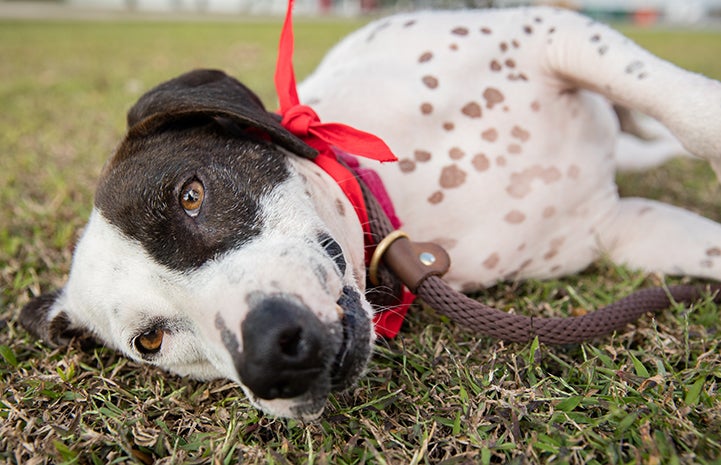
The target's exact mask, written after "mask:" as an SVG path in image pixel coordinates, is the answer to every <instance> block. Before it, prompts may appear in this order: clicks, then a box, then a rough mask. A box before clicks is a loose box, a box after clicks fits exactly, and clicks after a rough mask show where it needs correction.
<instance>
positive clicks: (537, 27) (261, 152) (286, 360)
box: [21, 8, 721, 419]
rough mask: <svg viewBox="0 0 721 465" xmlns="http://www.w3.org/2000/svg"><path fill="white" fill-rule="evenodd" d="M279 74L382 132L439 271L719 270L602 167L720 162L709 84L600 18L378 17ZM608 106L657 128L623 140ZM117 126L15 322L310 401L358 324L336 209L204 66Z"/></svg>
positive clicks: (409, 226) (361, 324) (345, 216)
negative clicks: (56, 267) (309, 70)
mask: <svg viewBox="0 0 721 465" xmlns="http://www.w3.org/2000/svg"><path fill="white" fill-rule="evenodd" d="M300 93H301V96H302V97H303V99H304V100H305V102H307V103H308V104H310V105H312V106H313V107H314V108H315V109H316V110H317V112H318V113H319V114H320V116H321V119H322V120H324V121H341V122H344V123H347V124H350V125H353V126H356V127H358V128H360V129H363V130H366V131H369V132H373V133H375V134H377V135H379V136H381V137H382V138H384V139H385V141H386V142H387V143H388V144H389V145H390V147H391V148H392V149H393V150H394V152H395V153H396V154H397V155H398V157H399V158H400V163H397V164H387V165H383V166H373V168H374V169H377V171H378V173H379V174H380V176H381V177H382V179H383V180H384V181H385V185H386V188H387V189H388V191H389V193H390V197H391V198H392V200H393V202H394V203H395V208H396V211H397V213H398V215H399V217H400V218H401V219H402V220H403V222H404V229H405V230H406V231H407V232H408V233H409V234H410V235H411V236H412V237H414V238H415V239H418V240H432V241H438V242H440V243H441V244H442V245H444V246H445V247H446V248H447V249H448V251H449V253H450V255H451V258H452V263H453V265H452V267H451V271H450V272H449V273H448V275H447V276H446V279H447V281H448V282H449V283H450V284H451V285H453V286H454V287H456V288H458V289H463V290H471V289H478V288H480V287H484V286H490V285H493V284H495V283H497V282H499V281H502V280H505V279H524V278H551V277H555V276H561V275H564V274H569V273H574V272H576V271H579V270H582V269H583V268H584V267H586V266H588V265H589V264H590V263H592V262H593V261H594V260H596V259H598V258H599V257H601V256H602V255H607V256H608V257H610V258H611V259H612V260H614V261H616V262H618V263H623V264H625V265H628V266H630V267H632V268H639V269H643V270H647V271H652V272H661V273H669V274H684V275H691V276H698V277H704V278H711V279H715V280H719V279H721V225H719V224H717V223H715V222H713V221H710V220H708V219H705V218H702V217H701V216H699V215H696V214H693V213H690V212H688V211H685V210H683V209H680V208H676V207H672V206H669V205H665V204H662V203H658V202H654V201H650V200H644V199H620V198H619V196H618V193H617V189H616V185H615V184H614V173H615V170H616V167H617V164H618V163H619V161H620V160H623V161H625V162H626V163H630V164H633V162H634V160H635V158H634V157H635V152H633V150H632V149H634V148H637V149H639V151H640V152H644V153H643V155H644V157H646V156H649V155H650V158H644V159H643V161H640V162H639V164H647V163H653V162H654V161H657V160H660V159H663V158H664V157H667V156H669V155H672V154H673V153H677V152H678V151H680V147H681V145H682V146H683V147H684V148H685V149H686V150H687V151H688V152H689V153H691V154H693V155H696V156H699V157H702V158H705V159H707V160H708V161H709V162H710V163H711V165H712V166H713V167H714V169H715V170H716V172H717V174H718V173H721V84H720V83H719V82H716V81H713V80H710V79H707V78H705V77H703V76H700V75H697V74H692V73H689V72H686V71H684V70H681V69H679V68H677V67H675V66H673V65H671V64H669V63H667V62H664V61H662V60H660V59H658V58H656V57H654V56H652V55H651V54H649V53H648V52H646V51H644V50H642V49H641V48H639V47H638V46H636V45H635V44H633V43H632V42H631V41H629V40H628V39H626V38H624V37H623V36H621V35H619V34H618V33H616V32H614V31H612V30H610V29H609V28H607V27H605V26H603V25H601V24H598V23H595V22H593V21H590V20H589V19H587V18H585V17H582V16H579V15H577V14H575V13H572V12H569V11H564V10H557V9H550V8H525V9H511V10H478V11H457V12H425V13H413V14H405V15H399V16H394V17H391V18H388V19H383V20H380V21H377V22H375V23H372V24H370V25H368V26H366V27H364V28H363V29H361V30H359V31H358V32H356V33H354V34H352V35H350V36H349V37H348V38H346V39H345V40H344V41H342V42H341V43H340V45H338V46H337V47H336V48H335V49H333V50H332V51H331V52H330V53H329V54H328V56H327V57H326V58H325V60H324V61H323V63H322V64H321V65H320V66H319V67H318V69H317V71H316V72H315V73H314V74H313V75H312V76H310V77H309V78H308V79H307V80H306V81H305V83H304V84H303V85H302V86H301V89H300ZM612 103H615V104H617V105H619V107H618V108H619V109H618V110H617V111H614V108H613V105H612ZM624 108H631V109H635V110H639V111H641V112H643V113H645V114H647V115H650V116H652V117H653V118H655V119H656V120H658V121H659V122H660V123H662V124H663V125H664V126H665V127H666V128H667V129H668V131H670V132H661V133H660V139H658V140H656V141H651V142H646V141H641V140H640V139H639V140H638V141H636V142H633V141H631V140H630V139H624V137H628V136H621V134H620V130H619V119H620V120H621V122H622V123H623V124H624V127H632V126H633V125H632V123H633V119H632V118H631V117H630V116H629V112H628V111H627V110H624ZM618 116H620V117H621V118H618ZM128 122H129V126H130V129H129V133H128V135H127V137H126V138H125V140H124V141H123V143H122V144H121V145H120V148H119V149H118V151H117V153H116V154H115V156H114V157H113V159H112V160H111V161H110V162H109V163H108V165H107V166H106V167H105V169H104V171H103V173H102V175H101V179H100V182H99V186H98V192H97V195H96V199H95V205H94V209H93V213H92V216H91V219H90V222H89V224H88V226H87V228H86V231H85V233H84V235H83V237H82V239H81V240H80V242H79V243H78V245H77V249H76V253H75V257H74V261H73V266H72V270H71V273H70V277H69V279H68V283H67V285H66V286H65V287H64V288H63V289H61V290H59V291H57V292H53V293H48V294H45V295H43V296H40V297H37V298H36V299H35V300H34V301H32V302H31V303H30V304H29V305H27V306H26V307H25V308H24V309H23V312H22V315H21V321H22V322H23V324H24V325H25V326H26V327H28V328H29V329H30V330H31V331H33V332H34V333H35V334H37V335H39V336H41V337H43V338H45V339H48V340H58V339H62V338H63V337H64V336H67V335H71V334H74V333H77V332H78V331H90V333H91V334H92V335H93V336H95V337H96V338H98V339H100V340H101V341H102V342H103V343H105V344H107V345H109V346H112V347H115V348H117V349H118V350H121V351H122V352H123V353H125V354H127V355H128V356H129V357H132V358H134V359H137V360H141V361H146V362H149V363H153V364H156V365H158V366H161V367H164V368H166V369H168V370H170V371H173V372H176V373H180V374H184V375H191V376H195V377H200V378H211V377H226V378H229V379H232V380H235V381H237V382H238V383H239V384H240V385H241V386H242V387H243V388H244V390H245V391H246V393H247V394H248V396H249V398H250V399H251V400H252V402H254V403H255V404H256V405H257V406H258V407H260V408H262V409H264V410H265V411H268V412H270V413H273V414H276V415H283V416H293V417H299V418H305V419H309V418H314V417H316V416H317V415H319V414H320V413H321V412H322V410H323V406H324V404H325V399H326V397H327V395H328V394H329V393H330V392H331V391H332V390H336V389H342V388H344V387H346V386H348V385H349V384H351V383H352V382H353V381H354V380H355V379H357V377H358V376H360V374H361V373H362V371H363V370H364V367H365V366H366V362H367V360H368V357H369V355H370V353H371V346H372V341H373V339H374V338H373V335H372V333H373V330H372V325H371V314H372V309H371V306H370V305H369V303H368V302H367V300H366V298H365V296H364V291H365V272H366V271H365V263H364V251H363V233H362V229H361V225H360V224H359V221H358V219H357V218H356V217H355V215H354V214H353V213H352V212H353V207H352V206H351V204H350V203H349V202H348V200H347V199H346V198H345V197H344V196H343V195H342V191H341V190H340V188H339V186H338V185H337V184H336V183H335V182H334V181H333V180H332V179H331V178H330V177H329V176H328V175H327V174H326V172H325V171H323V170H321V169H320V168H319V167H318V166H317V165H316V164H314V163H313V162H312V161H311V160H309V159H308V158H304V157H303V156H305V157H308V156H309V152H308V147H307V146H305V145H304V144H303V143H302V142H300V141H299V140H297V139H295V138H294V137H293V136H292V135H291V134H290V133H288V132H287V131H285V129H284V128H282V127H281V126H280V125H279V124H278V122H277V120H276V119H275V118H273V117H271V116H270V115H269V114H268V113H267V112H266V111H265V110H264V108H263V107H262V105H261V104H260V102H259V100H258V99H257V97H255V96H254V95H253V94H252V93H251V92H250V91H249V90H248V89H246V88H245V87H243V86H242V85H241V84H240V83H238V82H237V81H235V80H233V79H231V78H229V77H227V76H226V75H225V74H223V73H220V72H213V71H196V72H193V73H188V74H187V75H184V76H181V77H179V78H177V79H174V80H172V81H170V82H168V83H165V84H162V85H160V86H158V87H157V88H155V89H153V90H151V91H150V92H149V93H148V94H146V95H145V96H143V97H142V98H141V99H140V101H139V102H138V103H137V104H136V106H135V107H134V108H133V110H131V112H130V115H129V120H128ZM671 134H673V136H674V137H675V138H672V136H671ZM676 140H678V141H680V144H679V143H677V142H675V141H676ZM288 152H293V153H295V154H298V155H302V156H301V157H297V156H294V155H289V153H288Z"/></svg>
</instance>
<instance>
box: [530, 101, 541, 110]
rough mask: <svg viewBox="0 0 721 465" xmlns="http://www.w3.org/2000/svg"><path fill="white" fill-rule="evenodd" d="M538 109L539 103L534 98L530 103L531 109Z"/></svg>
mask: <svg viewBox="0 0 721 465" xmlns="http://www.w3.org/2000/svg"><path fill="white" fill-rule="evenodd" d="M540 109H541V104H540V103H538V100H534V101H533V103H531V110H533V111H539V110H540Z"/></svg>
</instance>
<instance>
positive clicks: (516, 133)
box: [511, 126, 531, 142]
mask: <svg viewBox="0 0 721 465" xmlns="http://www.w3.org/2000/svg"><path fill="white" fill-rule="evenodd" d="M511 137H514V138H516V139H518V140H520V141H521V142H527V141H528V139H530V138H531V133H530V132H528V131H526V130H525V129H523V128H522V127H520V126H513V129H511Z"/></svg>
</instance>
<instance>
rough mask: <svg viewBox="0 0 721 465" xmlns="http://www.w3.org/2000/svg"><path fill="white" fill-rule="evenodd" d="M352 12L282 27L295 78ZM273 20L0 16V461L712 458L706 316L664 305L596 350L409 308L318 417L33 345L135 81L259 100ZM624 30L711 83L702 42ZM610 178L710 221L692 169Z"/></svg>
mask: <svg viewBox="0 0 721 465" xmlns="http://www.w3.org/2000/svg"><path fill="white" fill-rule="evenodd" d="M356 25H357V24H354V23H347V22H317V23H309V22H301V23H300V24H298V25H297V42H298V54H297V63H299V64H301V65H302V66H299V69H298V72H299V74H300V75H303V74H304V73H306V72H308V71H309V70H310V69H311V68H312V67H313V65H314V64H315V63H316V62H317V61H318V60H319V58H320V56H321V55H322V53H323V51H325V50H326V49H327V47H328V46H330V44H332V43H333V42H335V41H336V40H337V39H338V38H340V37H341V36H342V35H343V34H344V33H345V32H347V31H349V30H351V29H353V28H354V27H355V26H356ZM278 27H279V25H278V24H277V23H265V22H248V23H213V24H204V23H147V22H126V23H117V22H107V23H105V22H104V23H95V22H82V23H80V22H78V23H72V22H6V23H2V24H0V49H1V50H2V59H0V108H2V112H0V127H2V131H0V153H2V154H3V162H2V165H3V169H2V170H0V186H2V189H1V190H0V204H2V205H3V206H4V212H3V215H2V223H1V224H2V226H0V285H1V286H2V293H1V294H0V307H1V309H0V312H1V313H0V321H2V323H0V325H1V327H0V389H1V390H2V397H1V398H0V418H1V420H0V421H1V423H0V461H6V462H9V463H97V464H100V463H103V464H104V463H146V464H147V463H157V464H161V463H168V464H169V463H219V464H221V463H222V464H225V463H238V462H242V463H279V464H286V463H305V462H307V463H333V464H361V463H389V464H393V463H404V464H407V463H444V464H464V463H506V462H508V463H527V462H530V463H534V462H546V461H556V462H560V463H564V462H567V463H598V464H606V463H649V464H651V463H714V462H716V463H717V461H718V460H719V458H720V457H721V392H720V391H721V388H720V384H721V347H720V346H721V335H720V334H719V310H718V308H716V306H714V305H712V304H710V303H708V302H705V303H701V304H699V305H697V306H694V307H693V308H691V309H686V308H672V309H669V310H668V311H666V312H664V313H663V314H661V315H659V316H658V317H657V319H654V320H651V319H647V320H644V321H641V322H639V323H638V326H636V327H634V328H630V329H629V330H628V331H626V332H624V333H623V334H619V335H616V336H613V337H608V338H605V339H602V340H599V341H596V342H595V343H594V344H583V345H580V346H572V347H546V346H538V345H537V344H528V345H518V344H512V345H509V344H503V343H501V342H498V341H490V340H480V341H478V340H476V339H475V338H474V337H472V335H469V334H466V333H463V332H462V331H461V330H460V329H459V328H457V327H455V326H454V325H452V324H450V323H448V322H447V321H445V320H444V319H443V318H440V317H438V316H437V315H435V314H434V313H433V312H432V311H431V310H428V309H425V308H422V307H418V308H416V309H414V311H413V312H412V315H411V318H410V321H409V322H408V324H407V326H406V328H405V329H404V331H403V333H402V335H401V337H399V338H398V339H397V340H393V341H388V342H386V343H384V344H381V345H379V346H378V348H377V356H376V357H375V359H374V361H373V363H372V365H371V367H370V371H369V373H368V375H367V376H366V377H365V378H364V379H363V380H362V381H361V382H360V383H359V385H358V386H357V387H356V388H355V389H353V390H351V391H349V392H346V393H344V394H342V395H339V396H336V397H334V398H333V399H331V402H330V405H329V408H328V411H327V414H326V415H325V416H324V417H323V419H322V421H321V422H319V423H317V424H312V425H303V424H300V423H298V422H294V421H286V420H277V419H273V418H268V417H265V416H263V415H261V414H259V413H258V412H257V411H256V410H254V409H252V408H250V407H249V406H248V404H247V403H246V401H245V399H244V398H243V396H242V393H241V392H240V390H239V389H237V388H236V387H235V386H233V385H232V384H229V383H226V382H220V381H219V382H213V383H199V382H194V381H190V380H186V379H180V378H177V377H174V376H169V375H167V374H165V373H163V372H160V371H157V370H154V369H151V368H148V367H145V366H141V365H137V364H135V363H134V362H131V361H129V360H127V359H124V358H122V357H119V356H118V355H117V354H115V353H113V352H112V351H109V350H106V349H102V348H101V349H94V350H89V351H83V350H81V348H79V347H77V345H72V346H70V347H67V348H62V349H56V350H52V349H48V348H47V347H45V346H43V345H41V344H39V343H37V342H36V341H34V340H32V339H31V338H30V337H28V335H27V334H26V333H25V332H24V331H23V330H22V329H21V328H20V327H19V326H18V324H17V322H16V317H17V314H18V311H19V308H20V307H21V306H22V305H23V304H25V303H26V302H27V301H28V299H29V297H30V295H34V294H37V293H38V292H40V291H41V290H47V289H50V288H53V287H57V286H60V285H61V284H62V281H63V279H64V276H65V274H66V273H67V270H68V266H69V261H70V255H71V250H72V244H73V243H74V241H75V239H76V237H77V233H78V231H79V230H80V229H81V228H82V225H83V223H84V221H85V218H86V216H87V214H88V212H89V209H90V205H91V199H92V191H93V187H94V180H95V179H96V177H97V174H98V172H99V170H100V168H101V166H102V163H103V161H104V160H105V159H106V158H107V156H108V155H109V154H110V152H111V151H112V149H113V147H114V145H115V144H116V143H117V141H118V140H119V138H120V136H121V134H122V132H123V130H124V128H123V118H124V112H125V111H126V109H127V108H128V107H129V105H130V104H131V103H132V102H133V101H134V100H135V99H136V98H137V97H138V96H139V94H140V92H142V90H144V89H146V88H148V87H150V86H152V85H154V84H156V83H157V82H159V81H161V80H163V79H166V78H168V77H170V76H173V75H175V74H178V73H180V72H183V71H185V70H187V69H189V68H192V67H199V66H209V67H223V68H225V69H227V70H228V71H229V72H232V73H233V74H235V75H237V76H239V77H241V79H243V80H245V81H246V82H247V83H249V85H250V86H251V87H252V88H255V89H257V90H258V91H259V92H260V93H261V95H262V97H263V98H264V99H265V100H266V101H267V102H272V96H273V89H272V85H271V81H270V76H271V73H272V71H271V70H272V67H273V60H274V56H275V54H274V49H275V43H276V37H277V33H278ZM629 32H631V33H633V35H634V37H635V38H636V39H638V40H639V41H640V42H641V43H642V44H644V45H646V46H648V47H650V48H651V49H652V50H654V51H656V52H657V53H659V54H661V55H662V56H666V57H668V58H670V59H672V60H673V61H675V62H677V63H679V64H681V65H682V66H685V67H690V68H692V69H696V70H698V71H702V72H705V73H706V74H709V75H713V76H715V77H717V78H721V64H719V61H718V59H717V58H718V57H719V56H721V35H718V34H716V33H701V32H683V31H665V32H637V31H629ZM621 183H622V191H623V192H624V193H632V194H634V195H646V196H655V197H661V198H663V199H664V200H666V201H670V202H672V203H677V204H681V205H686V206H693V207H694V208H696V209H697V210H698V211H700V212H701V213H704V214H705V215H707V216H710V217H713V218H716V219H721V216H720V214H719V209H718V206H719V203H718V197H719V196H718V194H719V188H718V186H717V184H716V182H715V180H714V179H713V176H712V175H711V174H710V171H709V170H708V169H707V168H706V167H705V165H703V164H701V163H694V162H691V161H688V160H685V161H677V162H673V163H671V164H669V165H667V166H665V167H662V168H660V169H658V170H654V171H653V172H651V173H648V174H644V175H633V176H623V177H622V178H621ZM656 283H657V282H656V278H654V277H645V276H643V275H640V274H637V273H632V272H629V271H628V270H625V269H623V268H618V267H614V266H612V265H609V264H606V263H600V264H598V265H597V266H596V267H593V268H592V269H590V270H588V271H586V272H585V273H583V274H581V275H580V276H575V277H571V278H568V279H564V280H560V281H551V282H530V283H524V284H509V285H508V286H499V287H498V288H495V289H492V290H490V291H488V292H487V293H484V294H482V295H479V296H478V297H479V298H481V299H484V301H487V302H490V303H492V304H494V305H497V306H499V307H501V308H505V309H510V308H514V309H516V310H518V311H523V312H528V313H534V314H554V315H559V314H566V313H567V312H568V311H570V309H572V308H574V307H579V306H594V307H597V306H600V305H603V304H606V303H608V302H610V301H612V300H615V299H616V298H617V297H618V296H621V295H625V294H627V293H628V292H630V291H632V290H633V289H636V288H638V287H642V286H645V285H649V284H656Z"/></svg>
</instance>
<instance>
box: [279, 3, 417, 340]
mask: <svg viewBox="0 0 721 465" xmlns="http://www.w3.org/2000/svg"><path fill="white" fill-rule="evenodd" d="M293 3H294V0H288V10H287V11H286V15H285V22H284V23H283V29H282V31H281V34H280V44H279V47H278V62H277V65H276V69H275V89H276V92H277V93H278V101H279V103H280V115H281V117H282V120H281V124H282V125H283V126H284V127H285V128H286V129H287V130H288V131H290V132H291V133H293V134H294V135H296V136H297V137H299V138H300V139H302V140H303V141H304V142H305V143H306V144H308V145H309V146H311V147H313V148H314V149H316V150H317V151H318V156H317V157H316V158H315V163H316V164H317V165H318V166H320V167H321V168H322V169H323V170H324V171H325V172H326V173H328V174H329V175H330V176H331V177H332V178H333V179H334V180H335V182H336V183H337V184H338V185H339V186H340V188H341V189H342V190H343V192H344V193H345V195H346V196H347V197H348V200H349V201H350V203H351V204H352V205H353V208H354V209H355V212H356V215H358V220H359V221H360V224H361V226H362V227H363V232H364V235H365V244H366V251H367V253H368V251H369V250H370V253H372V251H373V250H374V248H375V244H374V243H373V239H372V236H371V233H370V225H369V222H368V212H367V211H366V207H365V202H364V200H363V193H362V191H361V188H360V186H359V185H358V180H357V179H356V177H355V175H354V174H353V173H352V172H350V171H349V170H348V169H347V168H346V167H345V166H343V164H341V163H340V162H339V161H338V158H337V157H336V154H335V152H334V151H333V147H336V148H338V149H339V150H341V151H343V152H347V153H350V154H352V155H356V156H361V157H364V158H370V159H373V160H377V161H380V162H388V161H398V159H397V158H396V156H395V155H393V152H391V150H390V148H388V146H387V145H386V143H385V142H383V140H381V139H380V138H378V137H376V136H374V135H373V134H370V133H367V132H363V131H359V130H358V129H355V128H352V127H350V126H346V125H345V124H340V123H321V122H320V118H318V115H317V114H316V113H315V111H313V109H312V108H310V107H309V106H307V105H301V104H300V100H299V99H298V90H297V88H296V82H295V72H294V71H293V42H294V38H293ZM369 260H370V257H366V261H369ZM412 299H413V295H412V294H410V293H409V292H407V291H406V293H404V296H403V303H402V304H401V305H399V307H398V308H396V309H390V310H388V311H383V312H380V313H377V314H376V315H375V317H374V319H373V321H374V323H375V328H376V333H377V334H378V335H380V336H384V337H393V336H395V335H396V334H397V333H398V330H399V329H400V326H401V324H402V322H403V317H404V316H405V314H406V311H407V309H408V306H409V305H410V303H411V302H412Z"/></svg>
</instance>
